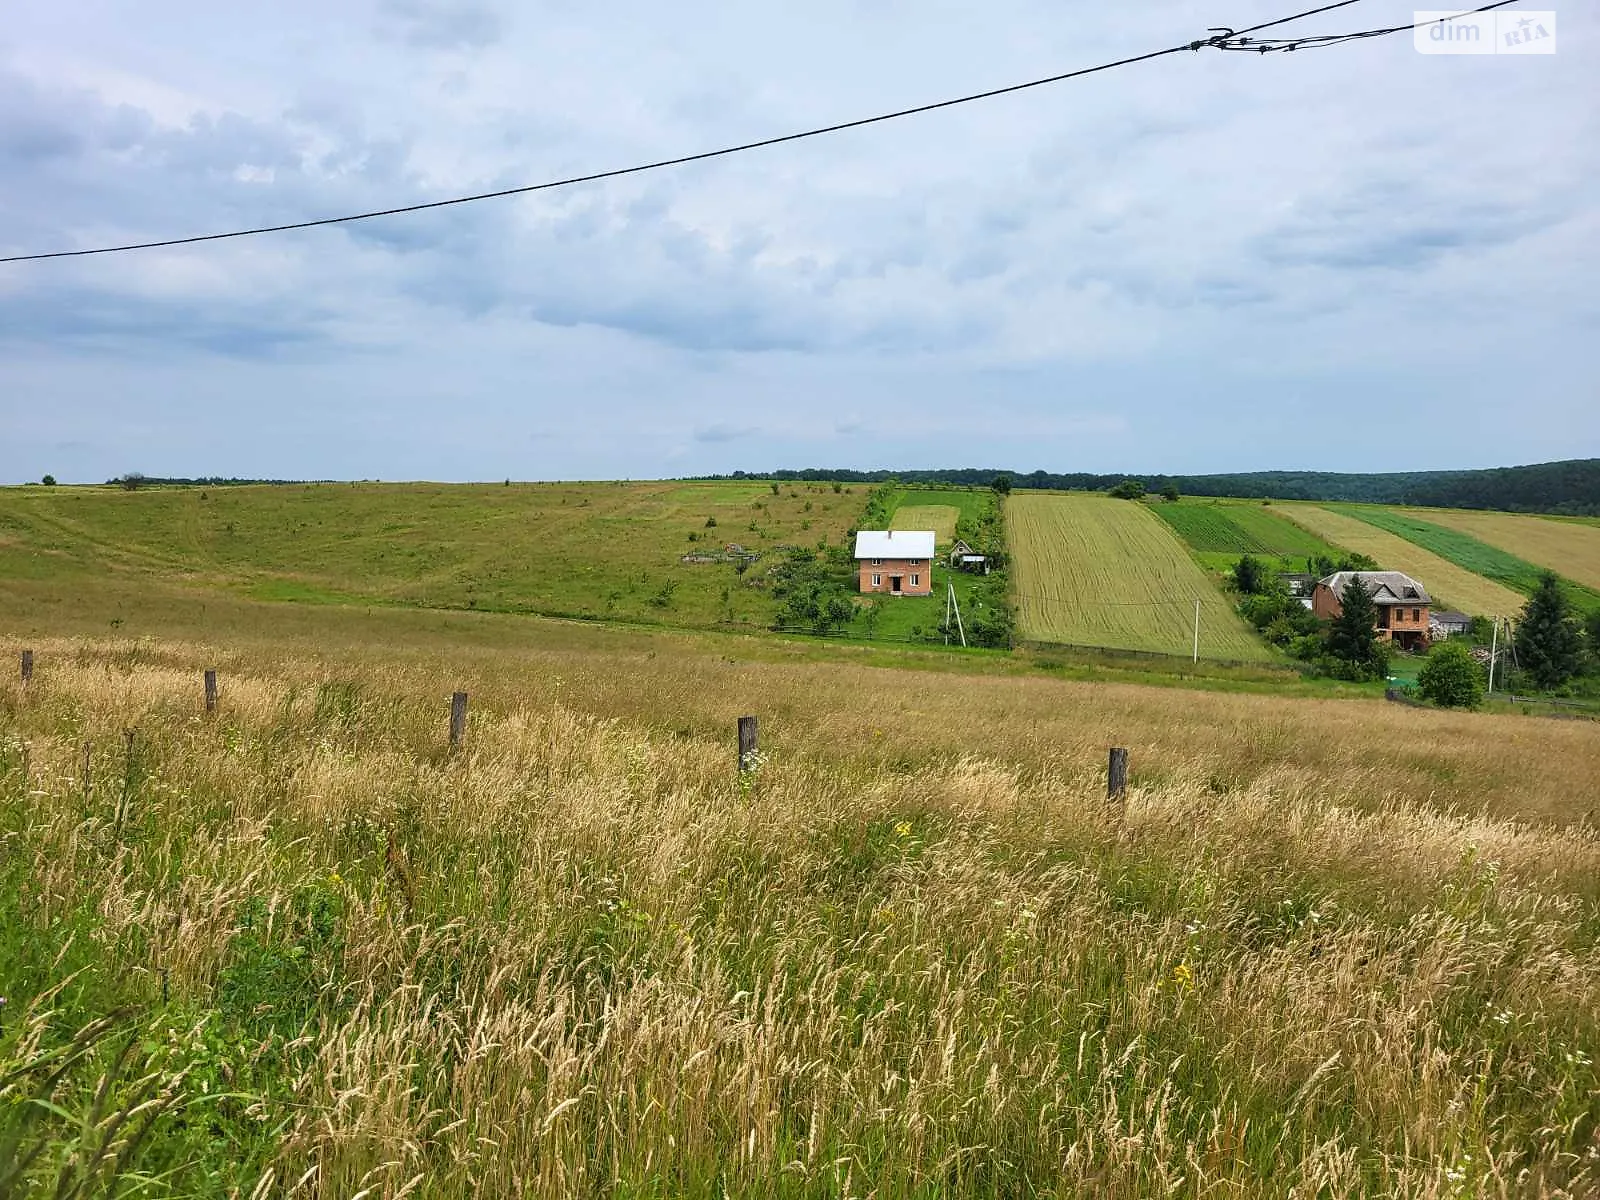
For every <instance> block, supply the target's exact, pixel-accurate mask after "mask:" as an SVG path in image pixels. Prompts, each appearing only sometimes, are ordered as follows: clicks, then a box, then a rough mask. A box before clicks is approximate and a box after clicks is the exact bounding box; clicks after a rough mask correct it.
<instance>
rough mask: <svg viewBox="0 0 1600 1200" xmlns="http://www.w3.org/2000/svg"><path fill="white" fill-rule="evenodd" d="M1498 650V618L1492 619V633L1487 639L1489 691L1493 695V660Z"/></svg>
mask: <svg viewBox="0 0 1600 1200" xmlns="http://www.w3.org/2000/svg"><path fill="white" fill-rule="evenodd" d="M1499 649H1500V618H1499V617H1496V618H1495V619H1494V633H1493V634H1492V635H1491V636H1490V638H1489V691H1488V695H1490V696H1492V695H1494V658H1495V655H1496V654H1497V653H1498V652H1499Z"/></svg>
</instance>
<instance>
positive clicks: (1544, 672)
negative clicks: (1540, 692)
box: [1516, 571, 1583, 691]
mask: <svg viewBox="0 0 1600 1200" xmlns="http://www.w3.org/2000/svg"><path fill="white" fill-rule="evenodd" d="M1516 649H1517V665H1518V666H1519V667H1520V668H1521V669H1522V670H1524V671H1526V672H1527V673H1528V674H1529V675H1531V676H1532V677H1533V681H1534V683H1536V684H1538V685H1539V687H1541V688H1543V689H1544V690H1545V691H1550V690H1551V689H1553V688H1558V687H1560V686H1561V685H1562V684H1564V683H1566V682H1567V680H1569V679H1571V678H1572V677H1573V676H1574V675H1576V674H1577V673H1578V672H1579V670H1580V669H1582V666H1583V640H1582V638H1581V637H1580V636H1579V633H1578V622H1577V619H1576V618H1575V617H1574V616H1573V613H1572V606H1571V605H1570V604H1569V603H1568V602H1567V596H1566V593H1565V592H1563V591H1562V590H1561V583H1560V581H1559V580H1558V579H1557V578H1556V574H1555V572H1554V571H1546V572H1544V573H1543V574H1542V575H1540V576H1539V586H1538V587H1536V588H1534V589H1533V595H1532V596H1530V597H1528V603H1527V604H1526V605H1525V606H1524V607H1523V610H1522V617H1521V620H1520V621H1519V622H1518V624H1517V638H1516Z"/></svg>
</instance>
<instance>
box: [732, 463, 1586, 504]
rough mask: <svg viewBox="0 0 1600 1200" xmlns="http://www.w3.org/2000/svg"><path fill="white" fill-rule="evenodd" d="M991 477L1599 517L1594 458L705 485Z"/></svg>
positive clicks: (1025, 483)
mask: <svg viewBox="0 0 1600 1200" xmlns="http://www.w3.org/2000/svg"><path fill="white" fill-rule="evenodd" d="M997 475H1009V476H1011V480H1012V482H1013V483H1014V484H1015V485H1016V486H1017V487H1025V488H1051V489H1056V490H1070V489H1087V490H1090V491H1103V490H1105V489H1106V488H1110V487H1114V486H1115V485H1116V484H1118V483H1120V482H1121V481H1122V480H1124V479H1128V478H1133V479H1140V480H1143V482H1144V484H1145V486H1146V487H1148V488H1150V490H1151V491H1159V490H1160V489H1161V488H1163V487H1165V486H1166V485H1167V484H1169V483H1171V484H1174V485H1175V486H1176V487H1177V488H1178V490H1179V491H1180V492H1183V493H1184V494H1185V495H1188V496H1245V497H1256V496H1259V497H1261V498H1262V499H1266V500H1328V501H1335V500H1342V501H1347V502H1364V503H1369V504H1416V505H1423V506H1426V507H1429V508H1489V509H1497V510H1500V511H1502V512H1537V513H1556V514H1561V515H1568V516H1600V458H1575V459H1569V460H1567V461H1565V462H1553V463H1535V464H1533V465H1531V466H1525V467H1490V468H1488V469H1485V470H1478V471H1399V472H1392V473H1388V474H1345V473H1341V472H1337V471H1248V472H1244V473H1241V474H1235V475H1140V474H1137V473H1132V472H1125V473H1119V474H1113V475H1091V474H1086V473H1081V474H1056V473H1053V472H1050V471H1029V472H1022V471H1006V470H1002V469H1001V468H998V467H987V468H979V467H958V468H954V469H949V470H925V471H917V470H913V471H850V470H842V469H824V468H808V469H806V470H801V471H787V470H786V471H770V472H745V471H735V472H734V473H733V474H732V475H731V476H712V477H710V478H724V479H726V478H732V479H746V478H748V479H801V480H830V479H839V480H844V481H845V482H847V483H878V482H881V481H882V480H885V479H891V478H893V479H901V480H904V481H905V482H907V483H943V484H976V485H979V486H984V487H987V486H988V485H989V483H990V482H991V481H993V479H994V478H995V476H997Z"/></svg>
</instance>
